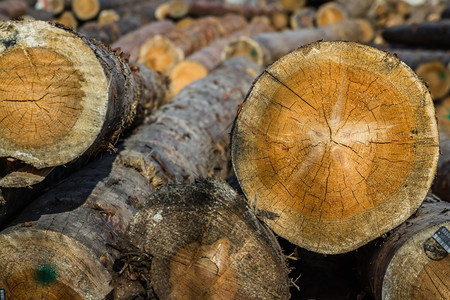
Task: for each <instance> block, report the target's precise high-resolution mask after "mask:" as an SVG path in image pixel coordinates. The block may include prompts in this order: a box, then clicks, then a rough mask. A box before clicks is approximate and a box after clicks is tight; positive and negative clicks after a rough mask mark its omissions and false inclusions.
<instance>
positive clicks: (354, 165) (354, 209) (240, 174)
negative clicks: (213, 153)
mask: <svg viewBox="0 0 450 300" xmlns="http://www.w3.org/2000/svg"><path fill="white" fill-rule="evenodd" d="M438 146H439V145H438V131H437V125H436V119H435V112H434V106H433V102H432V99H431V96H430V94H429V92H428V90H427V88H426V86H425V84H424V83H423V82H422V81H421V80H420V79H419V78H418V77H417V75H416V74H415V73H414V72H413V71H412V70H411V69H410V68H409V67H408V66H406V65H405V64H404V63H402V62H400V61H399V60H398V58H396V57H394V56H392V55H390V54H388V53H386V52H383V51H380V50H378V49H375V48H372V47H369V46H365V45H361V44H357V43H351V42H340V41H338V42H318V43H313V44H310V45H307V46H305V47H302V48H299V49H298V50H296V51H293V52H291V53H290V54H289V55H286V56H284V57H283V58H281V59H280V60H278V61H277V62H275V63H274V64H272V65H271V66H270V67H268V68H267V69H266V70H265V72H264V73H263V74H262V75H261V76H260V77H259V78H258V80H257V81H256V83H255V84H254V85H253V87H252V89H251V91H250V92H249V94H248V95H247V97H246V100H245V102H244V103H243V105H242V106H241V110H240V112H239V114H238V117H237V119H236V121H235V123H234V129H233V132H232V144H231V147H232V157H233V166H234V170H235V173H236V177H237V178H238V180H239V183H240V185H241V187H242V190H243V191H244V193H245V195H246V197H247V199H248V201H249V202H250V203H251V204H252V206H254V207H256V209H259V210H262V211H264V212H265V214H266V215H267V217H266V218H265V221H266V222H267V223H268V224H269V225H270V226H271V228H272V229H273V230H274V231H275V232H276V233H277V234H279V235H280V236H282V237H284V238H286V239H288V240H290V241H291V242H293V243H294V244H296V245H299V246H301V247H303V248H306V249H309V250H312V251H315V252H320V253H329V254H335V253H344V252H348V251H351V250H354V249H356V248H358V247H360V246H362V245H364V244H365V243H367V242H369V241H371V240H373V239H375V238H377V237H379V236H381V235H382V234H384V233H386V232H387V231H389V230H391V229H393V228H394V227H396V226H398V225H399V224H401V223H402V222H404V221H405V220H406V219H407V218H408V217H409V216H410V215H411V214H412V213H413V212H414V210H415V209H417V207H418V206H419V205H420V203H421V202H422V201H423V199H424V198H425V195H426V193H427V191H428V189H429V188H430V186H431V183H432V180H433V177H434V174H435V171H436V165H437V160H438V155H439V148H438Z"/></svg>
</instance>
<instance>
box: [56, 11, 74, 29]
mask: <svg viewBox="0 0 450 300" xmlns="http://www.w3.org/2000/svg"><path fill="white" fill-rule="evenodd" d="M56 22H58V23H60V24H63V25H64V26H67V27H69V28H72V29H74V30H76V29H77V28H78V20H77V18H75V16H74V15H73V13H72V12H71V11H65V12H63V13H62V14H61V15H60V16H59V17H58V18H57V19H56Z"/></svg>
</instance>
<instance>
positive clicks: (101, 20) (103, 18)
mask: <svg viewBox="0 0 450 300" xmlns="http://www.w3.org/2000/svg"><path fill="white" fill-rule="evenodd" d="M119 19H120V15H119V14H118V13H117V12H116V11H115V10H114V9H104V10H102V11H101V12H100V13H99V15H98V18H97V23H98V24H99V25H103V24H109V23H113V22H116V21H119Z"/></svg>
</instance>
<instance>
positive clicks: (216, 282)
mask: <svg viewBox="0 0 450 300" xmlns="http://www.w3.org/2000/svg"><path fill="white" fill-rule="evenodd" d="M127 236H128V237H129V239H130V241H131V244H132V245H134V247H136V248H137V249H139V250H141V251H142V252H144V253H146V254H148V255H149V256H151V261H149V264H150V263H151V278H152V284H153V289H154V291H155V293H156V295H157V296H158V297H159V298H160V299H216V298H217V299H288V298H289V279H288V276H287V273H288V272H287V268H286V266H285V262H284V257H283V255H282V253H281V248H280V246H279V244H278V242H277V240H276V238H275V236H274V235H273V233H272V232H271V231H269V229H268V228H267V227H265V226H264V225H263V224H262V223H260V222H259V221H258V219H257V218H256V216H255V215H254V213H253V212H252V210H251V209H250V208H249V207H248V206H247V205H246V204H245V201H244V199H242V198H241V197H240V196H238V195H237V194H236V192H235V191H234V190H233V189H232V188H231V187H230V186H228V185H227V184H225V183H222V182H218V181H214V180H211V179H210V180H198V181H196V182H195V183H193V184H189V185H186V184H177V185H170V186H167V187H165V188H162V189H160V190H159V191H158V192H156V193H154V194H153V195H152V196H150V198H149V199H147V201H146V202H145V203H144V204H143V206H142V209H141V210H140V211H139V212H138V213H137V214H136V216H135V217H134V218H133V221H132V222H131V224H130V226H129V229H128V231H127Z"/></svg>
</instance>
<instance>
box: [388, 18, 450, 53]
mask: <svg viewBox="0 0 450 300" xmlns="http://www.w3.org/2000/svg"><path fill="white" fill-rule="evenodd" d="M383 38H384V39H385V40H386V41H388V42H391V43H404V44H408V45H416V46H417V45H421V46H426V47H433V46H435V47H444V48H445V47H448V46H450V20H442V21H438V22H423V23H419V24H404V25H398V26H392V27H389V28H386V29H385V30H384V31H383Z"/></svg>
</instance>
